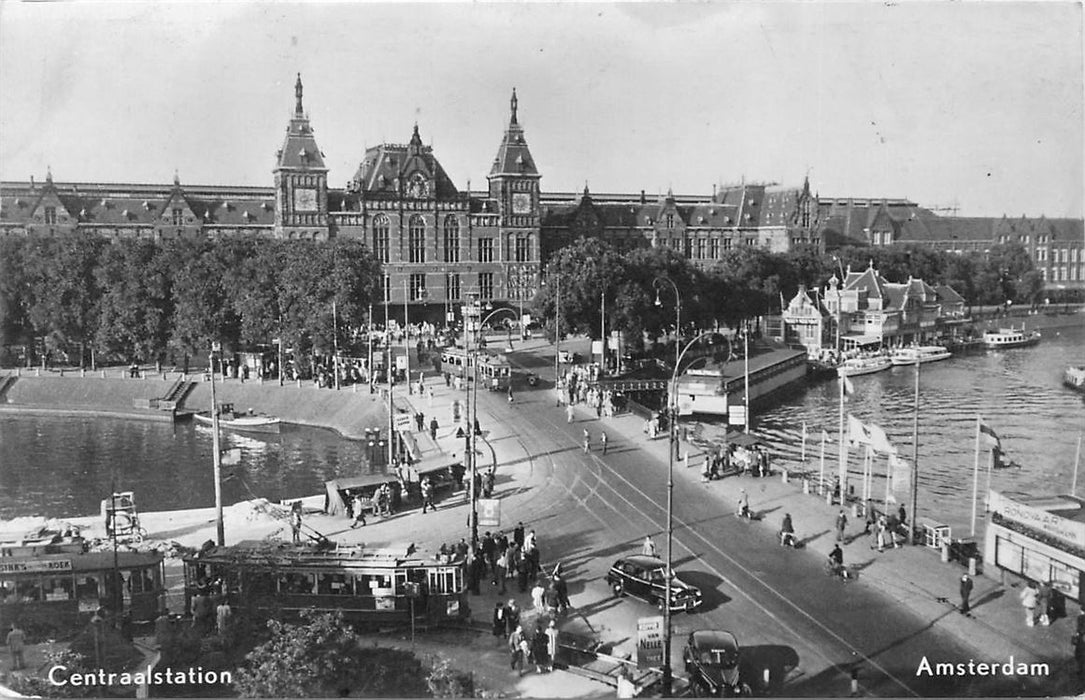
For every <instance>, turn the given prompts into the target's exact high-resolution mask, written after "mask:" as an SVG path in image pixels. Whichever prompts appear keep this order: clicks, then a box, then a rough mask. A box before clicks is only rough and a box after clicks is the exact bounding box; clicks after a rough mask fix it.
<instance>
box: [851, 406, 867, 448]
mask: <svg viewBox="0 0 1085 700" xmlns="http://www.w3.org/2000/svg"><path fill="white" fill-rule="evenodd" d="M848 443H849V444H850V445H851V446H852V447H856V446H858V445H869V444H870V431H869V430H867V426H866V424H865V423H863V421H861V420H859V419H858V418H856V417H855V416H853V415H851V414H850V413H849V414H848Z"/></svg>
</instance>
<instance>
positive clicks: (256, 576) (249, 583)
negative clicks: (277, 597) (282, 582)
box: [242, 571, 275, 595]
mask: <svg viewBox="0 0 1085 700" xmlns="http://www.w3.org/2000/svg"><path fill="white" fill-rule="evenodd" d="M242 590H243V591H244V592H246V593H251V594H253V595H263V594H267V593H274V592H275V579H274V578H272V576H271V574H270V573H268V572H266V571H249V572H245V574H244V578H243V583H242Z"/></svg>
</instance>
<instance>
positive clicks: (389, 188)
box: [353, 124, 459, 199]
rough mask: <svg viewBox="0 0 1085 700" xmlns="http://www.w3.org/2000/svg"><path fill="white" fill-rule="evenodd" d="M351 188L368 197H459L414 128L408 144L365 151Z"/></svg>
mask: <svg viewBox="0 0 1085 700" xmlns="http://www.w3.org/2000/svg"><path fill="white" fill-rule="evenodd" d="M353 185H354V187H356V188H357V189H359V190H361V191H363V192H368V193H374V194H382V193H383V194H389V195H401V194H406V195H413V196H416V197H422V198H428V199H432V198H437V199H452V198H455V197H456V196H457V195H458V194H459V191H458V190H457V189H456V186H455V185H453V184H452V179H451V178H449V177H448V174H447V173H445V169H444V168H443V167H441V163H440V162H439V161H438V160H437V158H436V156H434V155H433V147H432V146H425V145H423V144H422V137H421V136H420V135H419V133H418V125H417V124H415V126H414V133H412V134H411V141H410V143H408V144H395V143H384V144H381V145H379V146H373V147H371V148H368V149H366V151H365V156H364V158H363V160H362V162H361V163H360V164H359V165H358V170H357V171H356V172H355V173H354V179H353Z"/></svg>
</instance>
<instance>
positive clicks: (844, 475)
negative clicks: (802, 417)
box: [836, 375, 848, 505]
mask: <svg viewBox="0 0 1085 700" xmlns="http://www.w3.org/2000/svg"><path fill="white" fill-rule="evenodd" d="M836 383H837V384H839V385H840V457H839V460H838V463H837V464H838V470H839V481H840V505H844V499H845V498H846V496H845V494H846V493H847V491H846V490H845V489H846V487H847V479H848V453H847V451H846V449H845V447H844V375H840V378H839V379H837V381H836Z"/></svg>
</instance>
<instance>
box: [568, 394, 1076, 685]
mask: <svg viewBox="0 0 1085 700" xmlns="http://www.w3.org/2000/svg"><path fill="white" fill-rule="evenodd" d="M577 412H578V418H579V419H583V418H585V417H587V416H588V413H589V409H588V408H587V407H585V406H578V407H577ZM591 418H592V419H593V420H595V417H594V412H592V415H591ZM601 423H602V424H604V425H605V426H606V429H607V431H608V432H611V433H612V435H614V436H615V437H617V436H619V435H620V436H621V438H622V439H623V440H625V441H627V442H631V443H633V444H635V445H637V446H638V447H639V448H640V449H642V450H644V451H646V452H649V453H651V454H653V455H655V456H656V457H657V458H658V459H659V460H660V461H661V462H662V463H664V464H665V463H666V462H667V458H668V449H669V441H668V440H667V439H666V437H663V438H657V439H655V440H649V439H648V437H647V436H646V435H645V434H644V432H643V423H644V421H643V419H641V418H638V417H637V416H634V415H631V414H625V415H621V416H617V417H613V418H603V419H601ZM680 449H681V454H682V455H683V456H685V455H686V454H687V453H688V454H689V460H688V464H689V468H688V469H687V468H685V466H684V465H685V460H680V461H676V462H675V470H674V471H675V478H676V479H683V480H685V481H686V482H688V483H698V484H701V485H702V486H703V487H704V488H705V489H707V490H709V491H710V492H712V493H714V494H716V495H718V496H719V498H720V500H721V502H722V503H723V504H724V507H725V509H731V510H732V511H734V510H736V509H737V504H738V500H739V497H740V494H741V491H742V490H743V489H745V491H746V492H747V494H748V496H749V499H750V508H751V510H753V511H754V512H755V513H758V512H765V515H764V516H763V519H762V520H761V521H760V522H759V523H755V525H758V526H760V527H763V528H765V529H766V530H767V531H769V532H770V533H772V534H773V535H775V534H776V533H778V532H779V531H780V528H781V526H782V522H783V518H784V514H785V513H790V514H791V517H792V520H793V522H794V526H795V531H796V532H795V534H796V537H797V539H798V540H799V541H800V542H801V543H802V544H803V546H804V547H806V548H807V549H810V550H813V551H814V552H817V553H818V554H820V555H822V556H824V557H825V558H827V557H828V554H829V551H830V550H831V549H832V548H833V545H834V544H835V536H836V532H835V527H834V521H835V518H836V515H837V513H838V512H839V511H840V506H839V505H829V504H827V503H826V500H825V498H824V497H822V496H817V495H816V494H813V493H810V494H804V493H803V486H802V481H801V479H794V478H793V479H791V480H790V481H785V477H784V476H783V474H781V472H780V471H779V470H781V469H791V470H792V471H793V472H798V471H800V470H801V467H802V465H801V464H799V463H798V462H797V461H795V462H792V463H787V462H785V461H783V460H779V459H777V460H776V461H775V462H774V464H773V467H774V469H775V470H776V471H775V472H774V474H773V475H772V476H770V477H765V478H756V477H746V476H729V477H726V478H724V479H721V480H716V481H710V482H704V481H703V479H702V476H701V473H702V471H703V465H704V458H705V452H704V450H702V449H701V448H699V447H697V446H695V445H692V444H690V443H687V442H682V443H681V448H680ZM845 512H846V514H847V517H848V526H847V528H846V530H845V541H844V543H842V549H843V551H844V561H845V563H847V565H848V566H849V568H853V569H857V570H858V571H859V578H858V581H857V582H855V583H853V584H852V585H860V586H872V587H875V588H878V589H880V590H882V591H883V592H884V593H885V594H886V595H888V596H891V597H892V598H893V599H894V600H895V601H898V602H899V603H900V604H902V605H904V606H906V607H907V608H908V609H909V610H911V611H912V612H913V613H914V614H916V615H919V616H920V617H922V618H923V619H924V620H926V621H928V622H929V623H930V625H931V626H933V627H936V628H938V629H940V630H943V631H945V632H948V633H949V634H952V635H954V636H955V637H956V638H958V639H959V640H960V641H962V642H964V643H965V644H967V645H969V646H971V647H972V648H974V649H975V650H976V652H977V659H980V658H982V659H984V660H986V659H1008V658H1009V657H1010V656H1011V655H1013V657H1014V659H1016V660H1021V661H1026V662H1029V663H1031V662H1033V661H1036V662H1046V663H1048V664H1050V666H1051V677H1052V686H1053V687H1051V688H1050V692H1051V693H1054V694H1075V693H1076V692H1078V691H1079V689H1078V688H1077V687H1076V686H1075V685H1073V681H1072V678H1073V676H1074V675H1075V674H1074V663H1073V659H1072V655H1071V652H1070V636H1071V634H1072V633H1073V630H1074V624H1075V619H1076V618H1077V616H1078V612H1079V610H1078V606H1077V604H1076V603H1074V602H1073V601H1067V616H1066V617H1065V618H1062V619H1059V620H1057V621H1054V622H1052V624H1051V625H1050V626H1048V627H1041V626H1035V627H1026V625H1025V620H1024V610H1023V608H1022V607H1021V604H1020V600H1019V598H1018V593H1019V591H1020V590H1021V589H1022V585H1023V584H1022V583H1021V582H1020V581H1011V580H1009V578H1012V577H1008V578H1007V581H1006V583H1005V584H1003V583H1002V581H1001V579H1000V578H999V577H1000V574H1001V572H1000V571H999V570H998V569H996V568H995V567H994V566H993V565H991V566H990V567H989V569H988V570H987V571H986V572H983V571H981V572H980V573H979V575H977V576H975V577H974V582H975V588H974V589H973V591H972V597H971V608H972V612H971V614H970V615H968V616H965V615H961V614H959V612H958V611H957V605H958V604H959V602H960V595H959V591H958V585H959V581H960V578H961V575H962V574H964V573H967V569H966V568H965V567H964V566H962V565H961V564H959V563H957V562H949V563H943V562H942V561H941V556H940V552H939V550H935V549H930V548H927V547H925V546H911V547H909V546H907V545H902V546H901V547H900V548H887V549H886V550H885V552H882V553H879V552H878V551H877V550H876V549H874V548H872V547H871V542H870V537H869V536H867V535H864V534H863V529H864V522H863V518H862V517H859V518H853V517H852V511H851V506H850V505H849V506H847V507H846V508H845ZM811 533H819V534H811ZM984 573H986V574H987V575H984Z"/></svg>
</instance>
